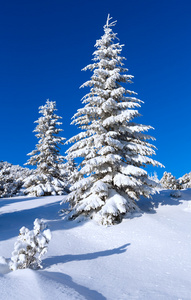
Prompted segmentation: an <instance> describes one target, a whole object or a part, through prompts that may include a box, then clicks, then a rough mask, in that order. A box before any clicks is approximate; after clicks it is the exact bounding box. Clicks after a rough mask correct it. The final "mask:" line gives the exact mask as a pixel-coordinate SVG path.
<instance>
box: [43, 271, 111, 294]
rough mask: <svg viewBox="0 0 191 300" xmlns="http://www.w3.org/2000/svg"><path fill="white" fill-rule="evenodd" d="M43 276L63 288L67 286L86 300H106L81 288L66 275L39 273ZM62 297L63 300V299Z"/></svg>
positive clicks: (87, 289) (91, 291)
mask: <svg viewBox="0 0 191 300" xmlns="http://www.w3.org/2000/svg"><path fill="white" fill-rule="evenodd" d="M40 272H41V273H42V274H43V275H44V276H46V277H47V278H48V279H51V280H56V282H59V283H61V284H62V285H64V286H68V287H69V288H71V289H73V290H75V291H76V292H77V293H78V294H80V295H81V296H83V297H85V299H87V300H107V299H106V298H105V297H104V296H103V295H102V294H101V293H99V292H97V291H95V290H91V289H89V288H87V287H85V286H82V285H80V284H78V283H76V282H74V281H73V279H72V277H70V276H69V275H66V274H64V273H59V272H48V271H40ZM64 296H65V295H63V299H64Z"/></svg>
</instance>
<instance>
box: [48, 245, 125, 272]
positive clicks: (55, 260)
mask: <svg viewBox="0 0 191 300" xmlns="http://www.w3.org/2000/svg"><path fill="white" fill-rule="evenodd" d="M128 246H130V243H128V244H125V245H123V246H120V247H117V248H114V249H109V250H104V251H98V252H93V253H84V254H66V255H59V256H52V257H48V258H46V259H44V260H43V267H44V268H49V267H51V266H52V265H56V264H60V263H62V264H63V263H67V262H71V261H84V260H93V259H97V258H99V257H104V256H110V255H115V254H121V253H124V252H126V251H127V247H128Z"/></svg>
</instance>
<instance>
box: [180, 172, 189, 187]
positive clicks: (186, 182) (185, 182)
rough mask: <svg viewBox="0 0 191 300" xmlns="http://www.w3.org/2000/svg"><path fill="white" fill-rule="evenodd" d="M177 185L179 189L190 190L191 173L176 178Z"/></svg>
mask: <svg viewBox="0 0 191 300" xmlns="http://www.w3.org/2000/svg"><path fill="white" fill-rule="evenodd" d="M178 183H179V185H180V189H187V188H191V172H190V173H188V174H185V175H184V176H182V177H180V178H178Z"/></svg>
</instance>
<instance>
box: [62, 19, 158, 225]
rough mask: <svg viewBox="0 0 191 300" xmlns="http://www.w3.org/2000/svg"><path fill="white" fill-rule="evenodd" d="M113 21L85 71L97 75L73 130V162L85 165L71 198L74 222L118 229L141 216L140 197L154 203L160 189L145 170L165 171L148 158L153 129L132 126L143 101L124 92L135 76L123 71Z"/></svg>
mask: <svg viewBox="0 0 191 300" xmlns="http://www.w3.org/2000/svg"><path fill="white" fill-rule="evenodd" d="M111 19H112V18H110V17H109V16H108V18H107V22H106V25H105V26H104V35H103V36H102V37H101V39H99V40H97V42H96V44H95V47H96V48H97V49H96V51H95V52H94V53H93V55H94V58H93V61H94V62H93V63H92V64H90V65H88V66H87V67H85V68H84V69H83V70H85V71H86V70H88V69H89V70H91V71H93V75H92V77H91V79H90V80H88V81H87V82H85V83H84V84H83V85H82V87H88V86H89V87H90V92H89V93H88V94H86V95H85V96H84V97H83V98H82V103H83V104H84V107H83V108H81V109H79V110H78V111H77V113H76V114H75V115H74V117H73V119H74V120H73V121H72V124H75V125H77V126H79V128H80V129H81V132H80V133H79V134H77V135H76V136H74V137H72V138H71V139H70V140H69V141H68V142H69V143H74V144H73V145H72V146H71V147H70V148H69V149H68V151H67V155H68V157H69V158H70V159H75V158H79V157H80V158H81V160H82V161H81V163H80V164H79V168H78V171H76V172H74V174H73V176H72V182H73V184H72V186H71V193H70V194H69V195H68V197H67V200H68V201H69V202H70V204H71V209H72V212H71V217H72V218H76V217H77V216H79V215H80V214H85V215H89V216H90V217H95V218H96V219H97V221H98V222H100V223H102V224H113V223H115V222H116V221H120V220H121V218H122V216H123V215H124V214H125V213H127V212H129V211H135V210H137V205H136V203H135V201H136V200H138V199H139V197H140V196H141V195H143V196H145V197H149V196H150V194H153V193H154V192H155V191H154V189H153V188H154V187H155V186H156V183H155V182H153V181H152V180H150V179H149V178H148V176H147V172H146V170H144V169H143V168H141V167H145V166H146V165H153V166H158V165H160V166H162V165H161V164H160V163H158V162H157V161H155V160H153V159H152V158H150V157H149V156H151V155H153V154H155V151H154V148H155V147H154V146H153V145H152V144H150V143H148V142H147V140H148V139H153V138H152V137H151V136H148V135H146V134H145V133H143V132H145V131H148V130H149V129H151V128H152V127H151V126H145V125H141V124H137V123H135V122H133V121H132V120H133V119H134V118H135V117H138V116H140V115H139V112H138V109H137V108H139V107H140V104H141V103H142V101H141V100H139V99H137V98H136V97H135V95H136V93H135V92H134V91H131V90H129V89H126V88H125V83H131V82H132V81H131V80H132V78H133V76H132V75H128V74H126V73H127V71H128V70H127V69H126V68H124V67H123V65H124V64H123V60H124V57H122V56H121V55H120V54H121V51H122V46H123V45H120V44H119V43H118V42H117V43H115V40H116V39H117V34H116V33H114V32H113V30H112V27H113V26H115V25H116V21H115V22H110V21H111Z"/></svg>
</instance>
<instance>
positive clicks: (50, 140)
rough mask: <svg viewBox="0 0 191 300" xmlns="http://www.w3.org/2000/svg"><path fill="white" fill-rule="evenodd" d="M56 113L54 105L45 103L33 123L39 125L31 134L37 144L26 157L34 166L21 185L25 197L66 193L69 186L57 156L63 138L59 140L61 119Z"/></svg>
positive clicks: (59, 156)
mask: <svg viewBox="0 0 191 300" xmlns="http://www.w3.org/2000/svg"><path fill="white" fill-rule="evenodd" d="M56 110H57V109H56V102H55V101H49V100H47V101H46V104H45V105H44V106H40V107H39V113H40V114H42V116H41V117H40V118H39V119H38V120H37V121H35V123H38V125H37V126H36V128H35V130H34V132H37V134H36V137H37V138H38V139H39V141H38V144H37V145H36V149H35V150H33V151H32V152H31V153H29V154H28V155H30V156H31V157H30V159H29V160H28V161H27V163H26V165H32V166H36V169H35V171H34V174H33V175H32V176H30V177H28V178H27V179H26V180H25V182H24V187H25V188H26V191H25V193H26V194H29V195H34V196H37V197H38V196H47V195H57V194H59V195H61V194H64V193H65V187H66V186H67V184H68V183H67V176H66V174H64V172H63V164H64V157H63V156H62V155H60V148H59V145H60V144H63V143H64V142H63V141H64V140H65V138H63V137H60V136H59V133H60V132H61V131H62V129H60V128H59V126H60V125H61V124H62V123H61V122H60V119H62V118H61V117H59V116H57V115H56V114H55V111H56Z"/></svg>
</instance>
